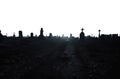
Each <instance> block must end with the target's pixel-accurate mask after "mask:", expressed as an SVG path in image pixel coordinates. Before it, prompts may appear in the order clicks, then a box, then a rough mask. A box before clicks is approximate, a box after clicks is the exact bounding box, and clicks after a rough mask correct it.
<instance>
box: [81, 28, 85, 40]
mask: <svg viewBox="0 0 120 79" xmlns="http://www.w3.org/2000/svg"><path fill="white" fill-rule="evenodd" d="M83 30H84V29H83V28H82V29H81V33H80V39H84V38H85V34H84V32H83Z"/></svg>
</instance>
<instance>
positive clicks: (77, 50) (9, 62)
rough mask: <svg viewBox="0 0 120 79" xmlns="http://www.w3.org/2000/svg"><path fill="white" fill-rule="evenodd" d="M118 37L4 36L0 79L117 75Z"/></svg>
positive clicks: (88, 78)
mask: <svg viewBox="0 0 120 79" xmlns="http://www.w3.org/2000/svg"><path fill="white" fill-rule="evenodd" d="M119 58H120V39H111V40H100V39H86V40H79V39H74V38H73V39H69V40H65V39H62V38H45V39H40V38H5V39H4V40H2V41H1V42H0V79H119V67H120V60H119Z"/></svg>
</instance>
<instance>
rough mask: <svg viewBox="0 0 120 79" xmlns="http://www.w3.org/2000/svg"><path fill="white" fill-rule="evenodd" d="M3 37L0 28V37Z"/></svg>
mask: <svg viewBox="0 0 120 79" xmlns="http://www.w3.org/2000/svg"><path fill="white" fill-rule="evenodd" d="M1 37H3V35H2V33H1V30H0V38H1Z"/></svg>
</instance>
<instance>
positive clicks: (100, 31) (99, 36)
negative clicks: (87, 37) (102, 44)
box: [98, 30, 101, 38]
mask: <svg viewBox="0 0 120 79" xmlns="http://www.w3.org/2000/svg"><path fill="white" fill-rule="evenodd" d="M100 32H101V30H98V37H99V38H100Z"/></svg>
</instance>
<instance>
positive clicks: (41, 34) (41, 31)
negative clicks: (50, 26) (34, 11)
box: [40, 28, 44, 37]
mask: <svg viewBox="0 0 120 79" xmlns="http://www.w3.org/2000/svg"><path fill="white" fill-rule="evenodd" d="M43 32H44V31H43V28H41V29H40V37H44V35H43Z"/></svg>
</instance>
